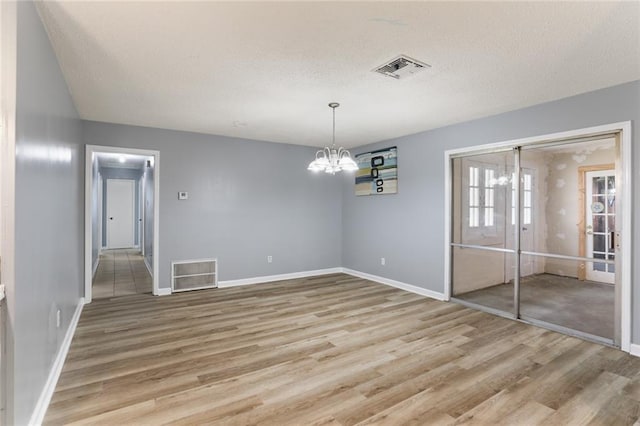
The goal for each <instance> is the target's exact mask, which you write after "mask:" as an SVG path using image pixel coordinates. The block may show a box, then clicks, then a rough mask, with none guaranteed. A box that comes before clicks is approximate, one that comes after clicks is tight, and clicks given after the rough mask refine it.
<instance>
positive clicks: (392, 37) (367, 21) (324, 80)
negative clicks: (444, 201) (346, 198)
mask: <svg viewBox="0 0 640 426" xmlns="http://www.w3.org/2000/svg"><path fill="white" fill-rule="evenodd" d="M38 8H39V10H40V13H41V16H42V18H43V21H44V22H45V25H46V27H47V31H48V32H49V35H50V38H51V40H52V43H53V46H54V49H55V51H56V54H57V56H58V59H59V61H60V64H61V67H62V70H63V73H64V75H65V78H66V80H67V83H68V85H69V88H70V90H71V94H72V96H73V99H74V101H75V104H76V107H77V109H78V112H79V113H80V115H81V117H82V118H84V119H88V120H97V121H106V122H114V123H125V124H135V125H141V126H151V127H159V128H169V129H178V130H187V131H195V132H203V133H212V134H219V135H227V136H236V137H243V138H251V139H259V140H267V141H274V142H283V143H292V144H301V145H313V146H322V145H325V144H327V143H328V142H330V140H331V110H330V108H329V107H327V103H329V102H331V101H336V102H340V103H341V107H340V108H338V110H337V111H336V117H337V118H336V133H337V136H336V139H337V143H338V144H341V145H344V146H347V147H353V146H358V145H363V144H366V143H370V142H375V141H379V140H384V139H388V138H392V137H397V136H401V135H406V134H411V133H416V132H419V131H422V130H427V129H432V128H435V127H440V126H444V125H448V124H453V123H456V122H461V121H466V120H470V119H474V118H479V117H483V116H487V115H492V114H496V113H500V112H504V111H509V110H513V109H517V108H521V107H525V106H529V105H534V104H537V103H541V102H545V101H550V100H554V99H559V98H563V97H566V96H571V95H575V94H578V93H583V92H588V91H591V90H595V89H599V88H603V87H608V86H612V85H615V84H619V83H623V82H627V81H632V80H636V79H640V29H639V28H640V3H639V2H626V3H619V2H603V3H593V2H514V3H506V2H488V3H484V2H482V3H481V2H468V3H467V2H424V3H423V2H418V3H415V2H414V3H401V2H376V3H370V2H344V3H343V2H283V3H275V2H257V3H253V2H61V1H47V2H39V3H38ZM401 53H403V54H406V55H408V56H411V57H413V58H416V59H418V60H421V61H423V62H426V63H427V64H430V65H431V68H429V69H428V70H426V71H424V72H422V73H420V74H417V75H415V76H412V77H410V78H407V79H405V80H395V79H392V78H389V77H384V76H381V75H378V74H374V73H372V72H371V70H372V69H373V68H374V67H376V66H378V65H381V64H383V63H384V62H385V61H387V60H389V59H392V58H394V57H395V56H397V55H399V54H401ZM176 143H179V141H176Z"/></svg>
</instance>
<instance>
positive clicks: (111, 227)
mask: <svg viewBox="0 0 640 426" xmlns="http://www.w3.org/2000/svg"><path fill="white" fill-rule="evenodd" d="M158 173H159V152H158V151H151V150H140V149H131V148H117V147H104V146H91V145H88V146H87V151H86V179H85V195H86V200H85V201H86V202H85V236H86V240H85V302H86V303H88V302H90V301H91V300H92V299H99V298H108V297H114V296H122V295H128V294H138V293H152V294H154V295H157V294H158V293H159V291H158V287H159V285H158V273H157V270H158V265H157V261H156V259H157V258H158V252H159V245H158V211H159V210H158V195H159V179H158Z"/></svg>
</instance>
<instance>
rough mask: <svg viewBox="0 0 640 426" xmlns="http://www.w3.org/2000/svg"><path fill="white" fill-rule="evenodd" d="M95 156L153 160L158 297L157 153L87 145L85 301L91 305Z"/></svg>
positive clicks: (154, 275) (155, 287)
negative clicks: (123, 156)
mask: <svg viewBox="0 0 640 426" xmlns="http://www.w3.org/2000/svg"><path fill="white" fill-rule="evenodd" d="M96 154H133V155H143V156H147V157H153V164H154V171H153V272H152V277H151V278H152V281H153V295H154V296H158V295H159V294H160V291H159V288H160V286H159V284H160V278H159V276H158V271H159V265H158V259H160V256H159V253H160V151H156V150H149V149H137V148H121V147H115V146H100V145H87V146H86V150H85V174H84V176H85V179H84V200H85V202H84V236H85V239H84V298H85V303H90V302H91V298H92V294H91V284H92V281H93V272H92V270H93V265H92V264H91V250H92V244H91V243H92V241H93V235H92V234H93V230H92V228H91V214H92V208H91V190H92V188H93V173H92V167H93V158H94V156H95V155H96Z"/></svg>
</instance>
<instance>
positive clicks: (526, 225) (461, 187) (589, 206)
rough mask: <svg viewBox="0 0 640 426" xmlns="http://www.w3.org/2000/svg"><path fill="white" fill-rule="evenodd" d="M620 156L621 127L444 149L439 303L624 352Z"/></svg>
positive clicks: (626, 275) (624, 130) (624, 180)
mask: <svg viewBox="0 0 640 426" xmlns="http://www.w3.org/2000/svg"><path fill="white" fill-rule="evenodd" d="M629 151H630V125H629V124H628V123H621V124H614V125H610V126H600V127H598V128H591V129H584V130H581V131H575V132H565V133H562V134H556V135H548V136H545V137H540V138H529V139H525V140H518V141H511V142H506V143H501V144H494V145H491V146H483V147H474V148H469V149H463V150H455V151H449V152H447V154H446V164H447V180H448V182H449V189H448V191H447V196H448V200H447V201H448V202H447V207H448V208H447V213H446V214H447V223H448V227H447V247H446V261H447V265H446V267H447V269H446V271H447V274H448V276H447V290H448V292H449V294H448V296H449V297H451V298H452V299H453V300H455V301H457V302H459V303H462V304H465V305H467V306H470V307H474V308H477V309H481V310H484V311H487V312H491V313H495V314H497V315H501V316H505V317H509V318H514V319H518V320H521V321H525V322H529V323H533V324H536V325H540V326H543V327H547V328H550V329H553V330H556V331H560V332H563V333H566V334H571V335H575V336H579V337H582V338H586V339H589V340H594V341H598V342H601V343H604V344H608V345H612V346H617V347H621V348H622V349H623V350H626V351H629V346H630V327H631V318H630V312H631V282H630V266H631V262H630V261H629V260H630V259H631V257H630V255H631V254H630V242H629V241H625V240H628V239H625V238H622V237H621V235H624V232H625V230H627V231H626V232H627V233H628V230H629V226H630V193H631V189H630V187H629V186H630V181H631V180H630V163H629V161H630V155H629Z"/></svg>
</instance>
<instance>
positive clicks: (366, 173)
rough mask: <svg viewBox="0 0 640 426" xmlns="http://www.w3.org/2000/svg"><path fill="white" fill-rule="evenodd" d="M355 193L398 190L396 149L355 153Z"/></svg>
mask: <svg viewBox="0 0 640 426" xmlns="http://www.w3.org/2000/svg"><path fill="white" fill-rule="evenodd" d="M356 163H357V164H358V171H357V172H356V195H383V194H395V193H396V192H398V149H397V147H395V146H393V147H391V148H385V149H380V150H377V151H372V152H365V153H362V154H359V155H356Z"/></svg>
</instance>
